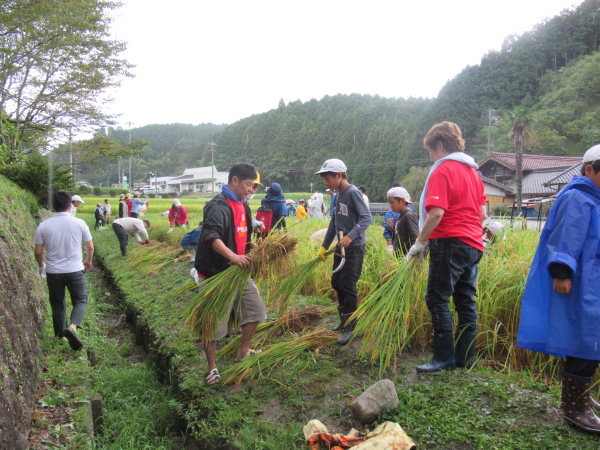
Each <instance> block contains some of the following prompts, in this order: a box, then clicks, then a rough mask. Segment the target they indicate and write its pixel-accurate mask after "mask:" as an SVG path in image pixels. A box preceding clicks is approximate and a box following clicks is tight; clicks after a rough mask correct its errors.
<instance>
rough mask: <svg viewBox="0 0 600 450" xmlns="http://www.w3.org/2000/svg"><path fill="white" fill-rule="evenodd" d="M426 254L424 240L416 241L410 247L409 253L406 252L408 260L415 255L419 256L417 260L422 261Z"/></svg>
mask: <svg viewBox="0 0 600 450" xmlns="http://www.w3.org/2000/svg"><path fill="white" fill-rule="evenodd" d="M424 255H425V244H423V243H422V242H419V241H417V242H415V243H414V245H413V246H412V247H411V248H410V250H409V251H408V253H407V254H406V260H407V261H410V260H411V259H413V258H414V257H415V256H416V257H417V261H421V259H422V258H423V256H424Z"/></svg>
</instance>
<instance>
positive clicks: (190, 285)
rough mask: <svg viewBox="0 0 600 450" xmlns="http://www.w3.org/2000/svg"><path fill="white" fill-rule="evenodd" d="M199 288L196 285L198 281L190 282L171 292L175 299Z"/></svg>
mask: <svg viewBox="0 0 600 450" xmlns="http://www.w3.org/2000/svg"><path fill="white" fill-rule="evenodd" d="M197 287H198V285H197V284H196V281H194V280H190V281H188V282H187V283H185V284H184V285H182V286H180V287H178V288H177V289H173V290H172V291H171V295H172V296H173V297H178V296H180V295H183V294H185V293H186V292H189V291H193V290H194V289H196V288H197Z"/></svg>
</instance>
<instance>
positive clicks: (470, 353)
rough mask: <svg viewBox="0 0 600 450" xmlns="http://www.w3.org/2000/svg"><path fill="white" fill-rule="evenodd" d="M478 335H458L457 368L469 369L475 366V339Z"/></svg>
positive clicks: (464, 333)
mask: <svg viewBox="0 0 600 450" xmlns="http://www.w3.org/2000/svg"><path fill="white" fill-rule="evenodd" d="M476 337H477V333H466V332H463V333H462V334H461V333H459V332H457V333H456V367H464V368H465V369H469V368H470V367H471V366H474V365H475V338H476Z"/></svg>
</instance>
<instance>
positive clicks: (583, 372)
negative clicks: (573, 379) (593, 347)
mask: <svg viewBox="0 0 600 450" xmlns="http://www.w3.org/2000/svg"><path fill="white" fill-rule="evenodd" d="M598 363H600V361H594V360H593V359H584V358H577V357H576V356H567V360H566V361H565V369H564V370H565V372H566V373H569V374H571V375H577V376H579V377H593V376H594V374H595V373H596V370H597V369H598Z"/></svg>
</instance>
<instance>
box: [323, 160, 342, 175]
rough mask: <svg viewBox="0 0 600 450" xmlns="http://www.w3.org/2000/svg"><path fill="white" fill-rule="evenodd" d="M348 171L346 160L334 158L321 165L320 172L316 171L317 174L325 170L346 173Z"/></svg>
mask: <svg viewBox="0 0 600 450" xmlns="http://www.w3.org/2000/svg"><path fill="white" fill-rule="evenodd" d="M347 171H348V168H347V167H346V164H344V161H342V160H341V159H335V158H334V159H328V160H327V161H325V162H324V163H323V165H322V166H321V169H320V170H319V171H318V172H315V175H318V174H320V173H323V172H334V173H338V172H342V173H346V172H347Z"/></svg>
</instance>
